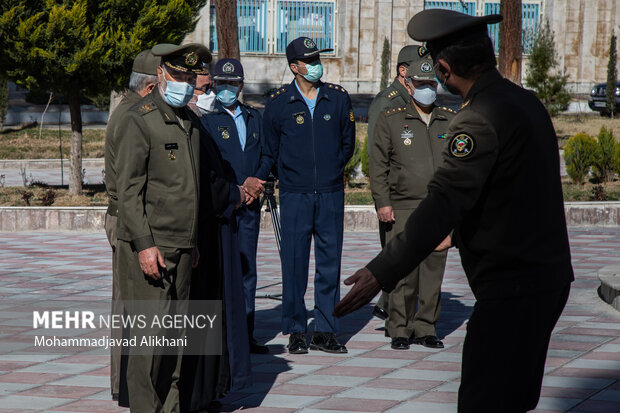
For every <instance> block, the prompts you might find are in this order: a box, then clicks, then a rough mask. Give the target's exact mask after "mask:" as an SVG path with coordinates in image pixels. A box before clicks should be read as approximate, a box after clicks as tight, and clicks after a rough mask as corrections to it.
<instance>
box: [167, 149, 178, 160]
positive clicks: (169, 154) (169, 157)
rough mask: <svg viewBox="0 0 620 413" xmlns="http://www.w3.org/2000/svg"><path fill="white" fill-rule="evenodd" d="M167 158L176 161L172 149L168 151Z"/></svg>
mask: <svg viewBox="0 0 620 413" xmlns="http://www.w3.org/2000/svg"><path fill="white" fill-rule="evenodd" d="M168 159H170V160H171V161H176V159H177V157H176V155H175V154H174V151H170V152H168Z"/></svg>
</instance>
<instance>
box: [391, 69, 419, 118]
mask: <svg viewBox="0 0 620 413" xmlns="http://www.w3.org/2000/svg"><path fill="white" fill-rule="evenodd" d="M392 87H393V88H394V89H395V90H396V91H397V92H398V94H399V95H400V97H401V98H402V99H403V101H404V102H405V104H406V105H407V106H410V105H411V106H413V103H412V102H411V96H410V95H409V91H408V90H407V88H406V87H405V86H403V84H402V83H400V81H399V80H398V76H396V77H395V78H394V81H393V82H392ZM412 109H413V110H415V108H412Z"/></svg>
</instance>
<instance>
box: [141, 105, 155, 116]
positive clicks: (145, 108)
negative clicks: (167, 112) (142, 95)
mask: <svg viewBox="0 0 620 413" xmlns="http://www.w3.org/2000/svg"><path fill="white" fill-rule="evenodd" d="M155 109H157V106H155V104H154V103H152V102H149V103H145V104H144V105H142V106H140V107H139V108H138V112H140V113H141V114H142V115H144V114H145V113H149V112H152V111H154V110H155Z"/></svg>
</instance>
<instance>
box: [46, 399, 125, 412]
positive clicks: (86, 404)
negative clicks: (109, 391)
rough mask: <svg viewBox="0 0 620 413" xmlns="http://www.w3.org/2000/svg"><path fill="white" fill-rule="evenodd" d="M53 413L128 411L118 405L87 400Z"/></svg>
mask: <svg viewBox="0 0 620 413" xmlns="http://www.w3.org/2000/svg"><path fill="white" fill-rule="evenodd" d="M51 411H53V412H81V413H108V412H109V413H113V412H127V411H128V410H127V409H125V408H123V407H119V406H117V405H116V403H114V402H111V401H103V400H87V399H82V400H78V401H75V402H73V403H69V404H65V405H64V406H60V407H57V408H55V409H52V410H51Z"/></svg>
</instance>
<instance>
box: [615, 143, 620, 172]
mask: <svg viewBox="0 0 620 413" xmlns="http://www.w3.org/2000/svg"><path fill="white" fill-rule="evenodd" d="M614 171H615V172H616V173H617V174H618V175H620V143H618V144H617V145H616V149H615V150H614Z"/></svg>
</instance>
